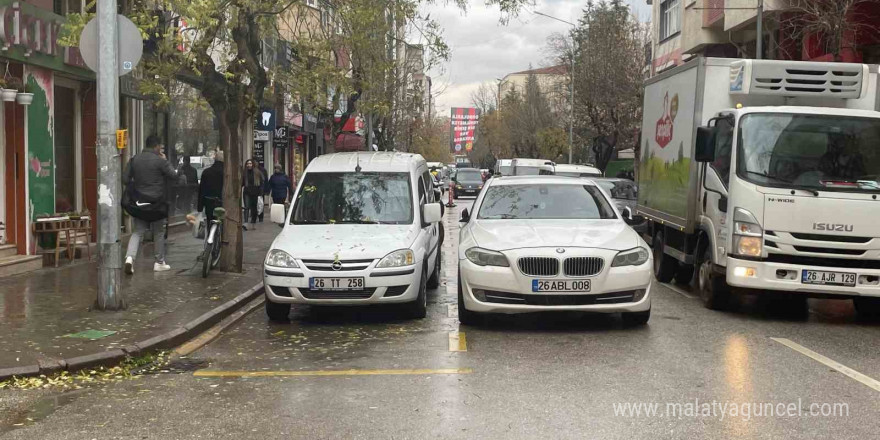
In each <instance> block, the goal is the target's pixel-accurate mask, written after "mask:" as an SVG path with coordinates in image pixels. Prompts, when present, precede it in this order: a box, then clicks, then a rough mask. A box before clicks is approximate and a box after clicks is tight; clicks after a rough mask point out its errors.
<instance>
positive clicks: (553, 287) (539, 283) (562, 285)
mask: <svg viewBox="0 0 880 440" xmlns="http://www.w3.org/2000/svg"><path fill="white" fill-rule="evenodd" d="M589 291H590V280H567V281H562V280H532V292H589Z"/></svg>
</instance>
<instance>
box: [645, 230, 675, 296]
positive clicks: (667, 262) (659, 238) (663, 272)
mask: <svg viewBox="0 0 880 440" xmlns="http://www.w3.org/2000/svg"><path fill="white" fill-rule="evenodd" d="M651 250H652V251H653V253H654V276H655V277H656V278H657V281H660V282H661V283H668V282H670V281H672V278H673V277H675V271H676V269H678V261H675V259H673V258H672V257H670V256H669V255H666V254H664V253H663V232H658V233H657V234H655V235H654V243H653V244H652V246H651Z"/></svg>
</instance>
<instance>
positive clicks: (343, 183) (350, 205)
mask: <svg viewBox="0 0 880 440" xmlns="http://www.w3.org/2000/svg"><path fill="white" fill-rule="evenodd" d="M410 188H411V187H410V181H409V174H407V173H355V172H347V173H306V176H305V180H304V181H303V183H302V189H300V192H299V195H298V196H297V199H296V204H295V205H294V207H293V216H291V223H293V224H326V223H366V224H411V223H412V222H413V197H412V190H411V189H410Z"/></svg>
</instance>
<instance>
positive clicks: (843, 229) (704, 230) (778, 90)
mask: <svg viewBox="0 0 880 440" xmlns="http://www.w3.org/2000/svg"><path fill="white" fill-rule="evenodd" d="M707 64H708V65H709V66H711V64H712V63H711V62H709V63H706V62H705V61H703V65H704V66H706V65H707ZM829 64H830V63H810V62H779V61H764V62H760V63H759V62H754V61H753V60H748V61H740V62H733V63H729V70H728V69H723V70H727V72H723V71H722V72H717V73H713V72H712V69H711V68H706V69H705V70H704V71H703V72H701V74H698V76H702V81H699V80H698V81H697V82H698V83H700V82H702V85H703V86H704V87H711V86H710V85H709V84H710V83H711V82H712V81H713V80H712V79H711V78H710V76H713V75H714V76H719V74H721V75H723V76H724V77H725V78H724V79H723V80H724V81H725V82H726V81H730V94H729V96H728V97H724V99H721V98H719V97H717V96H716V97H712V96H711V93H710V92H708V90H707V91H703V92H702V93H700V92H698V93H697V95H696V96H695V98H696V99H695V100H696V103H695V105H694V107H695V109H699V108H700V107H702V109H703V112H704V113H703V114H700V113H699V110H695V111H694V115H693V116H694V118H693V119H691V120H693V121H700V124H699V125H697V126H696V127H694V128H695V131H694V133H693V137H692V139H693V141H692V144H693V147H692V148H689V147H688V146H687V145H686V143H685V142H687V139H684V142H683V146H682V147H681V148H682V150H683V151H682V152H679V158H680V160H679V161H675V160H673V161H672V164H671V165H670V164H667V165H666V167H667V168H670V169H673V168H674V167H676V164H677V163H680V162H684V163H688V162H689V161H688V160H687V159H688V156H690V157H692V158H693V160H692V161H690V166H689V167H686V165H681V167H682V169H681V173H679V175H680V176H682V177H683V178H684V180H685V181H686V182H685V183H684V184H683V185H682V188H683V189H684V193H685V194H687V195H686V196H685V197H682V204H681V205H680V207H681V208H682V209H681V210H680V211H675V209H674V205H672V204H671V203H667V204H666V205H663V204H662V203H658V201H657V200H658V199H657V198H656V196H654V197H652V196H651V195H650V194H649V195H648V196H647V199H643V198H642V194H641V193H640V202H639V207H638V211H639V212H640V213H642V214H647V217H648V218H649V219H651V220H652V224H651V227H650V234H649V235H651V237H648V238H651V239H652V242H653V247H654V253H655V275H657V277H658V279H660V280H661V281H670V280H671V279H672V278H675V279H676V280H677V281H680V282H688V281H690V280H691V278H693V281H694V282H695V285H696V288H697V290H698V291H699V293H700V296H701V298H702V299H703V301H704V303H705V304H706V305H707V306H708V307H710V308H715V309H720V308H725V307H726V306H727V305H729V300H730V293H731V290H732V289H738V290H740V291H742V292H745V293H756V294H767V293H774V292H775V293H776V294H782V295H783V296H786V297H788V298H790V299H791V300H792V302H793V303H796V304H798V305H799V306H800V307H803V308H804V309H805V306H806V298H807V297H825V298H845V299H849V298H851V299H853V300H854V301H855V305H856V309H857V311H858V312H859V313H860V314H866V315H869V316H877V314H878V313H880V222H878V221H877V219H878V214H880V200H878V196H880V148H878V147H877V146H878V145H880V112H878V111H877V102H876V93H877V86H878V85H877V67H876V66H872V67H869V66H862V65H846V64H841V63H834V64H832V65H830V66H829ZM823 69H825V70H827V72H824V71H823ZM832 69H833V70H832ZM841 72H843V73H844V74H845V75H843V76H844V78H841V79H838V78H833V75H835V74H840V73H841ZM817 73H818V74H821V78H808V79H809V80H808V79H804V76H808V75H812V74H817ZM743 76H744V77H743ZM829 77H830V78H829ZM799 80H800V83H799ZM801 83H802V84H806V85H808V86H809V87H813V86H815V88H813V89H810V88H807V89H806V90H805V89H804V88H802V87H800V85H801ZM699 87H700V86H699V85H698V89H699ZM714 88H715V89H716V90H717V87H714ZM701 95H702V96H701ZM676 98H677V95H676ZM713 101H714V102H713ZM733 102H735V104H733V105H732V106H730V104H732V103H733ZM774 103H780V104H792V105H769V104H774ZM719 104H728V105H727V106H725V107H726V108H725V107H721V108H719V107H720V106H719ZM646 105H647V104H646ZM664 107H667V108H670V107H672V106H669V105H668V104H664ZM713 107H714V108H713ZM685 111H687V110H685ZM679 117H681V115H679ZM660 121H661V122H662V121H663V118H661V119H660ZM651 122H654V121H651ZM660 125H661V123H659V122H658V123H657V127H658V128H659V127H660ZM677 129H678V127H669V128H668V130H669V131H668V133H667V132H666V131H665V130H664V131H662V133H661V130H659V129H658V133H661V136H667V134H668V135H669V136H668V138H670V140H672V139H671V138H673V133H675V131H674V130H677ZM685 137H686V136H685ZM658 139H661V140H666V138H661V137H660V136H658ZM671 144H674V142H671ZM661 148H662V147H661ZM643 153H644V152H643ZM647 154H648V155H649V156H650V155H651V154H652V151H651V145H650V142H648V151H647ZM654 154H656V155H660V154H664V153H663V152H659V151H657V152H655V153H654ZM652 158H653V157H652ZM643 162H644V161H643ZM652 172H653V170H652ZM640 175H641V176H645V174H642V173H641V172H640ZM648 176H649V178H648V180H647V181H646V182H640V184H641V185H640V186H642V189H644V187H645V186H647V188H648V192H649V193H650V192H651V191H652V190H653V191H654V193H655V194H656V193H657V192H658V191H657V189H656V187H657V182H656V181H653V182H652V181H651V180H650V173H649V174H648ZM645 184H647V185H645ZM652 186H654V187H655V188H652ZM652 205H653V206H652ZM664 206H665V207H667V208H669V209H666V210H665V211H664V210H663V209H657V208H663V207H664ZM677 212H680V213H681V214H683V215H682V217H683V219H682V220H684V221H681V222H678V221H676V220H677V219H676V217H675V216H673V215H672V214H676V213H677ZM656 260H659V261H656Z"/></svg>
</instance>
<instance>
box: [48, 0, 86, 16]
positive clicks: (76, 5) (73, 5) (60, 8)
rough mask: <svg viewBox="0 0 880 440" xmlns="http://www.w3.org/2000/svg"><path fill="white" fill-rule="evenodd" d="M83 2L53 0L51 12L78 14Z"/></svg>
mask: <svg viewBox="0 0 880 440" xmlns="http://www.w3.org/2000/svg"><path fill="white" fill-rule="evenodd" d="M84 3H85V2H84V0H53V2H52V12H54V13H56V14H58V15H67V14H79V13H80V12H82V10H83V4H84Z"/></svg>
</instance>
